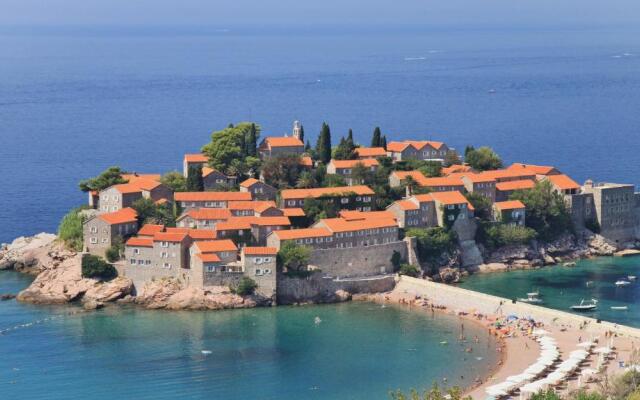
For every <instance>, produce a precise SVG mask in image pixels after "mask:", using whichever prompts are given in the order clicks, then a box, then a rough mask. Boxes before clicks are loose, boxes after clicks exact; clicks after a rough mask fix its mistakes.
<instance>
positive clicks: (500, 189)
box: [496, 179, 536, 201]
mask: <svg viewBox="0 0 640 400" xmlns="http://www.w3.org/2000/svg"><path fill="white" fill-rule="evenodd" d="M535 186H536V182H535V181H534V180H531V179H523V180H517V181H508V182H498V183H496V201H506V200H509V197H511V195H512V194H513V193H514V192H515V191H517V190H531V189H533V188H534V187H535Z"/></svg>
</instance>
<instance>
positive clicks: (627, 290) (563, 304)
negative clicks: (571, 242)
mask: <svg viewBox="0 0 640 400" xmlns="http://www.w3.org/2000/svg"><path fill="white" fill-rule="evenodd" d="M628 275H638V279H640V257H600V258H596V259H591V260H581V261H578V262H577V265H576V267H573V268H568V267H562V266H554V267H547V268H541V269H535V270H521V271H511V272H504V273H492V274H476V275H472V276H470V277H468V278H466V279H465V280H464V282H462V283H461V284H460V286H461V287H463V288H466V289H472V290H477V291H479V292H484V293H489V294H493V295H497V296H502V297H506V298H509V299H513V298H520V297H526V293H527V292H531V291H532V290H534V289H538V290H539V291H540V293H541V295H542V298H543V299H544V302H545V303H544V306H546V307H550V308H555V309H558V310H562V311H569V312H571V310H570V308H569V307H571V305H573V304H579V303H580V300H581V299H585V300H590V299H592V298H594V299H596V300H598V308H597V310H596V311H593V312H588V313H581V314H584V315H587V316H590V317H593V318H600V319H602V320H606V321H611V322H617V323H621V324H625V325H630V326H635V327H640V281H636V282H633V283H632V284H631V285H629V286H625V287H616V285H615V282H616V281H617V280H620V279H625V278H626V277H627V276H628ZM587 282H592V283H590V284H589V286H587ZM625 305H626V306H628V307H629V310H628V311H618V310H611V307H612V306H625Z"/></svg>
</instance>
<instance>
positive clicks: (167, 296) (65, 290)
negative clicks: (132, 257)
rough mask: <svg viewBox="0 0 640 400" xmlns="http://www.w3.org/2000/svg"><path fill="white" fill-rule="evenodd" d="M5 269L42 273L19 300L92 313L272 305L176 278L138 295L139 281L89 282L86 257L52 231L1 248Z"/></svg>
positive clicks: (154, 283)
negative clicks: (132, 307) (111, 308)
mask: <svg viewBox="0 0 640 400" xmlns="http://www.w3.org/2000/svg"><path fill="white" fill-rule="evenodd" d="M0 268H1V269H15V270H17V271H20V272H24V273H29V274H33V275H37V276H36V278H35V280H34V281H33V282H32V283H31V285H30V286H29V287H28V288H26V289H24V290H23V291H21V292H20V293H19V294H18V296H17V297H16V298H17V300H18V301H23V302H28V303H35V304H62V303H71V302H79V303H82V304H83V306H84V307H85V308H87V309H96V308H100V307H102V306H103V305H104V303H109V302H116V301H117V302H120V303H133V304H138V305H140V306H142V307H145V308H153V309H158V308H163V309H170V310H217V309H225V308H249V307H255V306H257V305H269V304H270V302H269V301H267V300H265V299H262V298H259V297H254V296H246V297H242V296H238V295H235V294H233V293H231V292H230V291H229V288H226V287H212V288H206V289H205V290H202V289H196V288H187V287H183V286H182V285H181V284H180V283H179V282H178V281H176V280H173V279H159V280H156V281H152V282H147V283H146V284H145V286H144V287H143V288H142V290H140V291H139V294H138V296H135V297H134V296H133V295H132V294H133V292H134V287H133V282H132V281H131V280H130V279H128V278H126V277H116V278H114V279H112V280H109V281H102V280H99V279H91V278H83V277H82V268H81V255H80V254H78V253H75V252H73V251H69V250H67V249H65V248H64V247H63V246H62V245H61V244H60V243H59V242H58V241H56V236H55V235H51V234H46V233H41V234H38V235H36V236H33V237H27V238H18V239H16V240H14V241H13V243H11V244H9V245H5V246H3V247H2V248H0Z"/></svg>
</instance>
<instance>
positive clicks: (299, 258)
mask: <svg viewBox="0 0 640 400" xmlns="http://www.w3.org/2000/svg"><path fill="white" fill-rule="evenodd" d="M310 257H311V248H309V247H307V246H299V245H297V244H296V243H295V242H292V241H286V242H284V244H283V245H282V246H280V250H279V251H278V256H277V263H278V267H279V268H286V269H287V270H293V271H300V270H301V269H306V267H307V265H308V264H309V258H310Z"/></svg>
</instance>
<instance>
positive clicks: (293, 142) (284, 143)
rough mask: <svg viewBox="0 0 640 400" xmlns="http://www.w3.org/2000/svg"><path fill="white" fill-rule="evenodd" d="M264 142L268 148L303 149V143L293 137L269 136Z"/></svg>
mask: <svg viewBox="0 0 640 400" xmlns="http://www.w3.org/2000/svg"><path fill="white" fill-rule="evenodd" d="M264 141H265V143H266V144H267V145H268V146H269V147H293V146H298V147H304V143H302V142H301V141H300V140H299V139H297V138H295V137H293V136H269V137H266V138H265V139H264Z"/></svg>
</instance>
